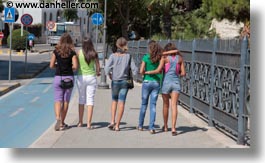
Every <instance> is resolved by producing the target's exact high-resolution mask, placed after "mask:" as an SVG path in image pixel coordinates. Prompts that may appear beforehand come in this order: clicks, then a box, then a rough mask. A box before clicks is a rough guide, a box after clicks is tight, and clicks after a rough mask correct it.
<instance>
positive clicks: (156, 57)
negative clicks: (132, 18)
mask: <svg viewBox="0 0 265 163" xmlns="http://www.w3.org/2000/svg"><path fill="white" fill-rule="evenodd" d="M148 47H149V52H150V59H151V61H152V63H157V62H159V61H160V59H161V54H162V51H163V50H162V48H161V46H160V45H159V44H158V43H157V42H155V41H153V40H151V41H150V42H149V43H148Z"/></svg>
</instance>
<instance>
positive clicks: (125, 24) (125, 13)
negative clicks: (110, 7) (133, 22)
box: [121, 1, 130, 40]
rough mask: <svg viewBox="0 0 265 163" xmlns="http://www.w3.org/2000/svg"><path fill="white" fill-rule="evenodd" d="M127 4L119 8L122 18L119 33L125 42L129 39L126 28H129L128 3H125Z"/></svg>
mask: <svg viewBox="0 0 265 163" xmlns="http://www.w3.org/2000/svg"><path fill="white" fill-rule="evenodd" d="M126 2H127V3H125V4H124V6H123V7H122V8H121V11H122V14H121V16H122V18H123V23H122V26H121V33H122V37H124V38H125V39H126V40H128V39H129V37H128V26H129V20H130V7H129V5H130V1H126Z"/></svg>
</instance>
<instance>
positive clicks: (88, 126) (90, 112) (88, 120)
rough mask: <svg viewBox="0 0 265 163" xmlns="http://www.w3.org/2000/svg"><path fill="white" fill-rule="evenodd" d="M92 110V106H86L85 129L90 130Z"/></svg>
mask: <svg viewBox="0 0 265 163" xmlns="http://www.w3.org/2000/svg"><path fill="white" fill-rule="evenodd" d="M93 108H94V106H93V105H88V106H87V128H91V121H92V115H93Z"/></svg>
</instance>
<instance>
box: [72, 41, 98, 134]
mask: <svg viewBox="0 0 265 163" xmlns="http://www.w3.org/2000/svg"><path fill="white" fill-rule="evenodd" d="M78 61H79V69H78V76H77V87H78V92H79V123H78V124H77V126H78V127H82V126H83V115H84V105H86V106H87V128H88V129H92V126H91V120H92V114H93V108H94V96H95V92H96V87H97V78H96V76H99V75H100V66H99V59H98V54H97V52H96V51H95V49H94V46H93V43H92V41H91V40H90V39H88V38H84V40H83V43H82V49H81V50H80V51H79V53H78Z"/></svg>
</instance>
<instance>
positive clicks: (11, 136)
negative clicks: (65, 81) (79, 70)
mask: <svg viewBox="0 0 265 163" xmlns="http://www.w3.org/2000/svg"><path fill="white" fill-rule="evenodd" d="M43 74H45V75H43V77H42V76H41V75H40V76H39V77H38V78H36V79H33V80H32V82H30V83H29V84H27V85H25V86H22V88H20V89H19V90H17V91H16V90H15V91H16V92H14V93H12V94H10V95H9V96H6V97H5V98H1V100H0V105H1V106H4V107H1V109H0V117H1V121H2V123H0V147H10V148H24V147H27V146H29V145H30V144H31V143H32V142H34V141H35V140H36V139H37V138H38V137H39V136H40V135H42V133H43V132H44V131H46V129H47V128H49V127H50V126H51V124H52V123H53V122H54V111H53V98H52V96H53V92H52V89H48V87H51V86H50V85H52V83H45V84H42V81H43V80H44V79H45V80H49V81H52V77H45V76H47V74H49V75H48V76H53V74H51V71H50V70H45V72H44V73H43ZM47 85H48V86H47ZM44 89H46V90H47V91H46V93H43V90H44Z"/></svg>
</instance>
